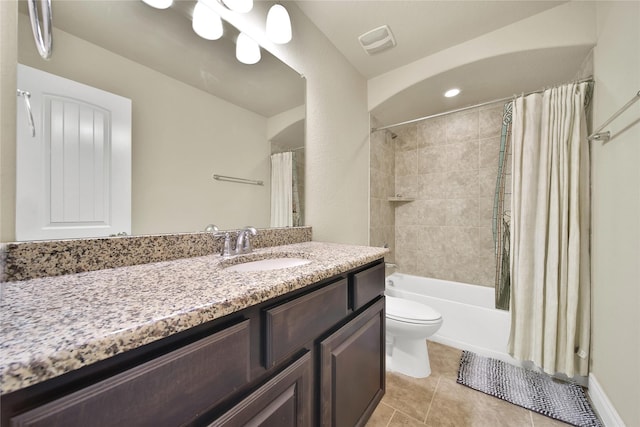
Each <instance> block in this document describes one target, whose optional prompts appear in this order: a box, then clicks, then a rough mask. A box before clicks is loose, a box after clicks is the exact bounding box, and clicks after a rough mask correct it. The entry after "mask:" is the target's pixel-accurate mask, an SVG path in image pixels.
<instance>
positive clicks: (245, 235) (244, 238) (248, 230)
mask: <svg viewBox="0 0 640 427" xmlns="http://www.w3.org/2000/svg"><path fill="white" fill-rule="evenodd" d="M256 234H258V230H256V229H255V228H253V227H251V226H247V227H245V228H243V229H242V230H240V231H238V240H236V255H240V254H248V253H250V252H251V251H252V250H253V248H252V247H251V236H255V235H256Z"/></svg>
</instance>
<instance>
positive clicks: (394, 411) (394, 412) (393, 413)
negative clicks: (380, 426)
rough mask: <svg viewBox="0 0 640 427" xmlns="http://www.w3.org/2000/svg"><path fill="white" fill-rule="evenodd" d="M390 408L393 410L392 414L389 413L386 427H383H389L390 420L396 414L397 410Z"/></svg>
mask: <svg viewBox="0 0 640 427" xmlns="http://www.w3.org/2000/svg"><path fill="white" fill-rule="evenodd" d="M389 407H390V408H392V409H393V412H392V413H391V416H390V417H389V421H387V425H386V426H384V427H389V424H391V420H392V419H393V416H394V415H395V414H396V412H398V410H397V409H396V408H394V407H393V406H389Z"/></svg>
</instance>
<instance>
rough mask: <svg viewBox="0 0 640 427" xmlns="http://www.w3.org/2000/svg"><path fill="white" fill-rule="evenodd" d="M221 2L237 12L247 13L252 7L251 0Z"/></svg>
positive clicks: (223, 0)
mask: <svg viewBox="0 0 640 427" xmlns="http://www.w3.org/2000/svg"><path fill="white" fill-rule="evenodd" d="M218 1H220V0H218ZM222 4H224V5H225V6H226V7H227V8H229V9H231V10H233V11H234V12H238V13H247V12H249V11H250V10H251V9H253V0H222Z"/></svg>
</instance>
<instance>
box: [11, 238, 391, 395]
mask: <svg viewBox="0 0 640 427" xmlns="http://www.w3.org/2000/svg"><path fill="white" fill-rule="evenodd" d="M387 252H388V249H384V248H376V247H365V246H351V245H342V244H334V243H320V242H305V243H297V244H292V245H286V246H275V247H270V248H264V249H257V250H254V252H253V253H251V254H248V255H239V256H237V257H233V258H227V259H224V258H222V257H221V256H220V255H208V256H201V257H195V258H184V259H179V260H174V261H166V262H157V263H152V264H142V265H135V266H130V267H121V268H113V269H108V270H99V271H92V272H88V273H78V274H70V275H66V276H57V277H44V278H39V279H31V280H26V281H22V282H7V283H0V286H1V288H0V313H1V315H2V342H1V343H0V385H1V389H0V392H1V394H5V393H9V392H12V391H15V390H19V389H21V388H25V387H27V386H30V385H33V384H36V383H39V382H42V381H44V380H47V379H50V378H54V377H56V376H58V375H62V374H64V373H65V372H69V371H72V370H74V369H78V368H81V367H82V366H86V365H90V364H92V363H95V362H97V361H100V360H103V359H107V358H109V357H111V356H114V355H116V354H119V353H122V352H124V351H127V350H131V349H134V348H137V347H140V346H142V345H144V344H148V343H150V342H153V341H156V340H158V339H161V338H163V337H166V336H169V335H171V334H175V333H177V332H181V331H184V330H187V329H189V328H192V327H194V326H197V325H200V324H202V323H205V322H207V321H210V320H213V319H217V318H220V317H222V316H225V315H227V314H230V313H233V312H236V311H239V310H242V309H244V308H247V307H249V306H252V305H255V304H258V303H260V302H263V301H266V300H268V299H271V298H274V297H277V296H279V295H283V294H285V293H287V292H290V291H293V290H295V289H300V288H302V287H305V286H307V285H310V284H313V283H316V282H318V281H320V280H323V279H326V278H329V277H331V276H334V275H337V274H340V273H343V272H345V271H348V270H350V269H353V268H356V267H358V266H361V265H364V264H366V263H368V262H371V261H375V260H376V259H379V258H381V257H383V256H384V255H385V254H386V253H387ZM277 255H285V256H289V257H299V258H307V259H309V260H311V262H310V263H309V264H306V265H302V266H296V267H290V268H286V269H280V270H270V271H260V272H242V273H241V272H232V271H225V270H224V269H223V268H224V267H226V266H228V265H231V264H233V263H237V262H240V259H238V258H241V257H244V258H245V259H246V258H247V257H248V258H251V260H254V259H255V260H258V259H264V258H270V257H274V256H277Z"/></svg>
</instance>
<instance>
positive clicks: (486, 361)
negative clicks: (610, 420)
mask: <svg viewBox="0 0 640 427" xmlns="http://www.w3.org/2000/svg"><path fill="white" fill-rule="evenodd" d="M457 382H458V384H462V385H465V386H467V387H470V388H472V389H474V390H478V391H481V392H483V393H486V394H489V395H491V396H494V397H497V398H499V399H502V400H506V401H507V402H510V403H513V404H515V405H518V406H522V407H523V408H526V409H529V410H531V411H534V412H537V413H539V414H542V415H546V416H548V417H551V418H554V419H556V420H559V421H563V422H565V423H569V424H572V425H574V426H578V427H603V425H602V423H601V422H600V420H599V419H598V417H597V416H596V414H595V413H594V412H593V409H591V405H590V404H589V401H588V400H587V396H586V394H585V392H584V390H583V389H582V387H580V386H579V385H577V384H573V383H566V382H559V381H555V380H553V379H552V378H551V377H549V376H547V375H544V374H541V373H539V372H534V371H530V370H527V369H523V368H520V367H518V366H513V365H509V364H508V363H505V362H502V361H500V360H496V359H491V358H488V357H483V356H478V355H477V354H475V353H472V352H470V351H463V352H462V358H461V359H460V368H459V369H458V380H457Z"/></svg>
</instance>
